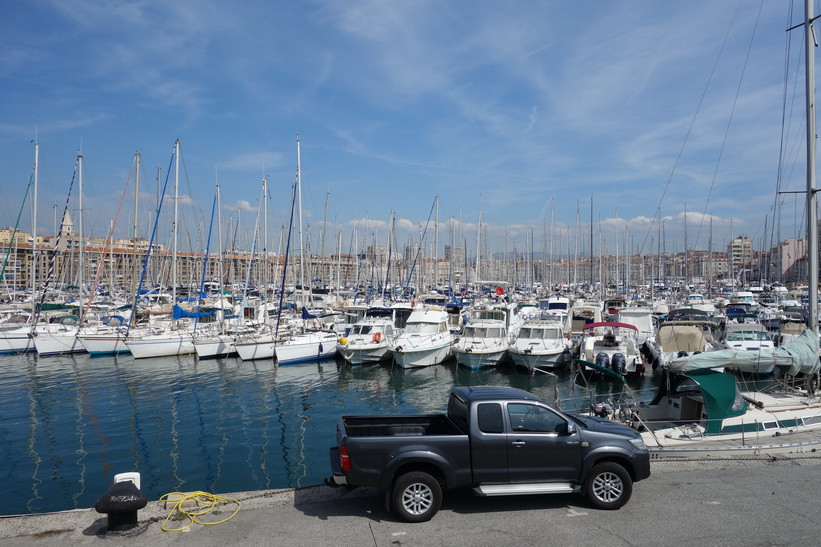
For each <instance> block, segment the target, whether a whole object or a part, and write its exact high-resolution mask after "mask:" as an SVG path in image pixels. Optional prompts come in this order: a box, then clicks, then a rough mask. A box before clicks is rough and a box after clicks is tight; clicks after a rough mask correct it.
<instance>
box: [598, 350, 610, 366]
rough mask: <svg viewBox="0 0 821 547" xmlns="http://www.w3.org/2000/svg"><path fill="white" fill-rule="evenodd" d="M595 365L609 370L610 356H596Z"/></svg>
mask: <svg viewBox="0 0 821 547" xmlns="http://www.w3.org/2000/svg"><path fill="white" fill-rule="evenodd" d="M596 364H597V365H599V366H601V367H604V368H610V356H609V355H607V354H606V353H604V352H601V353H598V354H596Z"/></svg>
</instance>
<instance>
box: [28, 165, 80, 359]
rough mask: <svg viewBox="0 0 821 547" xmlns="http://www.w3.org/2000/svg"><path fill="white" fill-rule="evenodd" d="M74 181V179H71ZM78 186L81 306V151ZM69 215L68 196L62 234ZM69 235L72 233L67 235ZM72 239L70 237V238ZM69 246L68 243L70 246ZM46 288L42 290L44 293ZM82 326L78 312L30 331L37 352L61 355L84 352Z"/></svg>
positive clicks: (44, 354)
mask: <svg viewBox="0 0 821 547" xmlns="http://www.w3.org/2000/svg"><path fill="white" fill-rule="evenodd" d="M72 182H73V181H72ZM77 183H78V184H77V185H78V193H79V204H80V212H79V230H78V235H79V239H78V249H79V280H78V287H79V296H80V299H79V302H78V307H79V308H82V304H83V302H82V298H83V293H84V291H85V287H84V280H83V269H84V268H85V261H84V246H85V241H84V239H83V156H82V154H78V155H77ZM70 197H71V190H70V189H69V198H70ZM66 218H68V199H67V200H66V207H65V211H64V213H63V219H64V221H63V223H62V224H61V226H60V234H59V236H62V235H63V231H64V230H65V229H66V226H65V225H66V223H65V219H66ZM67 235H70V234H67ZM59 236H58V239H57V243H56V244H55V247H54V251H53V252H52V257H51V262H50V264H49V275H48V278H47V279H46V284H48V283H49V282H50V281H51V280H52V279H53V272H54V262H55V261H56V258H57V253H58V252H59V251H60V249H59V241H60V237H59ZM69 239H71V238H69ZM67 247H68V246H67ZM45 294H46V291H45V290H44V291H43V296H45ZM43 300H44V298H41V299H40V305H41V306H42V305H43ZM79 329H80V322H79V318H78V317H77V316H76V315H63V316H60V317H57V318H55V319H54V320H53V321H52V322H49V323H44V324H39V325H37V324H36V325H35V326H34V328H33V329H32V331H31V336H32V341H33V342H34V347H35V348H36V349H37V355H40V356H46V355H61V354H64V353H83V352H85V350H86V349H85V347H84V346H83V344H82V343H81V342H80V341H79V340H78V339H77V332H78V331H79Z"/></svg>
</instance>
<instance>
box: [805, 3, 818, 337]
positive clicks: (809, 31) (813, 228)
mask: <svg viewBox="0 0 821 547" xmlns="http://www.w3.org/2000/svg"><path fill="white" fill-rule="evenodd" d="M804 15H805V23H804V24H805V28H804V39H805V43H804V45H805V57H804V58H805V60H806V62H807V66H806V73H807V76H806V83H807V89H806V95H807V97H806V100H807V270H808V271H807V285H808V286H809V304H808V306H807V312H808V315H809V323H808V324H807V326H808V327H809V328H810V329H812V331H813V332H815V333H816V334H818V211H817V210H816V203H817V198H816V196H815V138H816V136H815V71H814V68H815V31H814V26H813V5H812V0H806V4H805V14H804Z"/></svg>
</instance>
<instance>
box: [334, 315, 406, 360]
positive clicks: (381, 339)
mask: <svg viewBox="0 0 821 547" xmlns="http://www.w3.org/2000/svg"><path fill="white" fill-rule="evenodd" d="M394 324H395V310H394V309H391V308H371V309H368V310H366V311H365V315H364V316H363V317H362V318H360V319H359V320H358V321H356V323H354V324H353V325H352V326H351V328H350V331H349V332H348V333H347V334H346V335H344V336H342V337H340V338H339V341H338V343H337V344H336V351H337V352H338V353H339V354H340V355H341V356H342V358H343V359H345V361H347V362H348V363H350V364H351V365H365V364H370V363H378V362H380V361H383V360H386V359H390V358H391V353H390V350H389V349H388V340H390V339H391V338H395V337H396V336H397V335H398V331H397V330H396V329H395V328H394Z"/></svg>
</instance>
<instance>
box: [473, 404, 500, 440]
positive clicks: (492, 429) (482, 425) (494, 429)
mask: <svg viewBox="0 0 821 547" xmlns="http://www.w3.org/2000/svg"><path fill="white" fill-rule="evenodd" d="M476 417H477V418H478V419H479V431H481V432H482V433H503V432H504V430H505V429H504V422H503V421H502V405H500V404H499V403H482V404H480V405H478V406H477V407H476Z"/></svg>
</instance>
